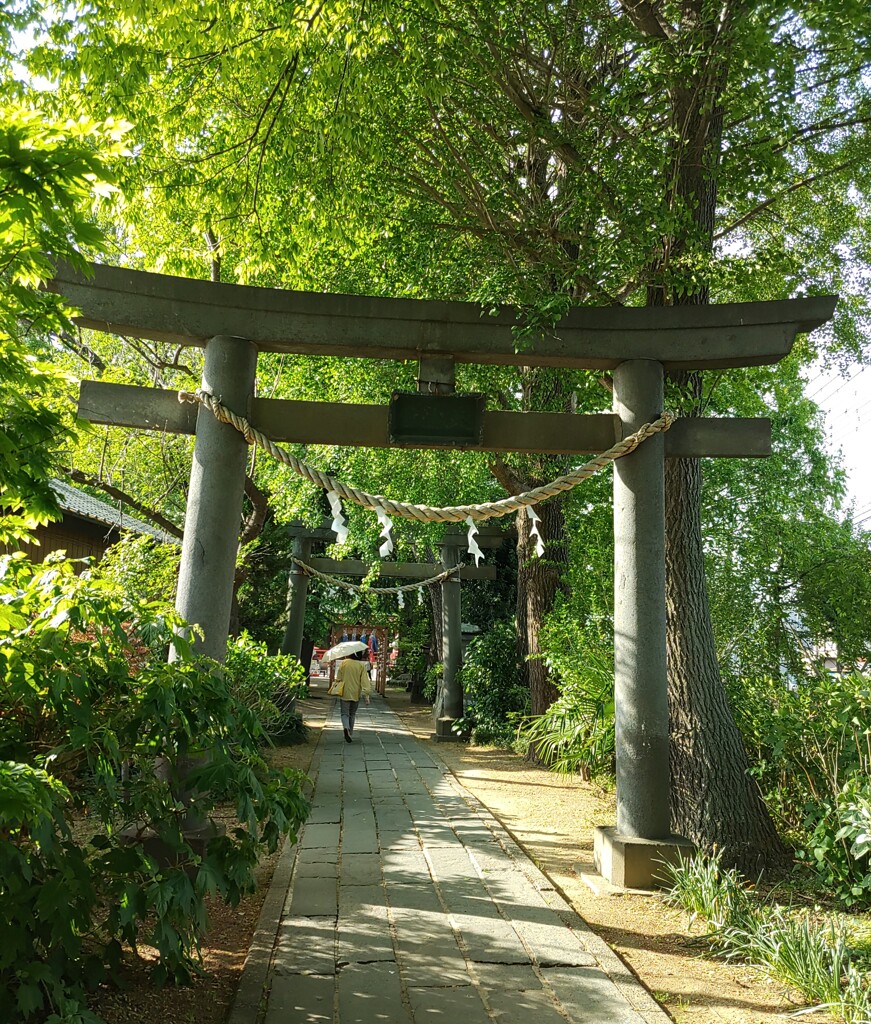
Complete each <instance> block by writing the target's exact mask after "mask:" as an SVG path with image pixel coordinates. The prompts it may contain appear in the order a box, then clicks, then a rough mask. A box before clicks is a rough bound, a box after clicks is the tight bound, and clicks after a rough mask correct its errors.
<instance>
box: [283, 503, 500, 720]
mask: <svg viewBox="0 0 871 1024" xmlns="http://www.w3.org/2000/svg"><path fill="white" fill-rule="evenodd" d="M287 533H288V535H289V536H290V537H292V538H293V556H294V558H295V559H296V561H295V562H294V564H293V565H292V566H291V569H290V574H289V579H288V588H287V604H288V617H287V629H286V630H285V633H284V640H283V642H282V645H281V652H282V654H294V655H296V657H297V658H299V657H300V652H301V650H302V639H303V631H304V627H305V606H306V596H307V594H308V581H309V575H308V573H307V572H306V570H305V569H304V568H303V567H302V566H301V565H300V564H299V563H304V564H306V565H309V566H310V567H311V568H312V569H315V570H317V571H318V572H323V573H335V574H337V575H343V576H359V577H361V578H362V577H364V576H367V575H368V574H369V571H370V568H371V567H370V566H369V565H367V564H366V563H365V562H363V561H362V560H360V559H355V558H342V559H336V558H323V557H314V558H313V557H312V555H311V548H312V545H313V544H314V543H316V542H318V541H319V542H321V543H328V544H332V543H334V542H335V540H336V534H335V533H334V532H333V531H332V530H331V529H326V528H324V527H318V528H315V529H309V528H308V527H306V526H304V525H302V524H297V523H291V524H290V526H288V528H287ZM506 537H507V534H506V533H504V532H503V531H502V530H499V529H495V530H490V529H488V528H487V527H482V528H481V529H480V530H479V531H478V546H479V547H480V548H482V549H484V548H496V547H500V546H501V545H502V543H503V541H504V540H505V539H506ZM467 546H468V540H467V535H466V534H465V533H460V532H458V531H457V530H448V531H446V532H445V534H444V536H443V537H442V539H441V541H440V542H439V544H438V548H439V554H440V557H441V563H440V565H439V564H438V563H435V562H387V561H384V562H381V563H380V564H379V570H380V575H381V576H384V577H392V578H394V579H401V580H426V579H430V578H432V576H433V575H434V574H439V573H438V570H439V569H441V571H442V572H444V571H447V570H448V569H453V568H456V573H452V574H451V575H450V576H448V577H447V578H445V579H443V580H442V581H441V595H442V601H441V606H442V647H443V650H442V663H443V665H444V676H443V683H442V689H443V694H444V714H443V715H441V716H439V717H438V718H437V720H436V721H435V722H434V726H435V736H436V738H437V739H440V740H445V739H455V738H456V737H455V736H454V734H453V733H452V731H451V726H452V725H453V724H454V722H455V721H456V720H457V719H458V718H459V717H460V716H461V715H462V713H463V693H462V688H461V685H460V682H459V670H460V668H461V664H462V605H461V600H460V583H461V581H462V580H493V579H496V569H495V567H494V566H492V565H461V564H460V562H461V559H462V552H463V550H464V549H465V548H466V547H467Z"/></svg>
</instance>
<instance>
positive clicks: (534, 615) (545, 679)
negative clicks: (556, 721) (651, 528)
mask: <svg viewBox="0 0 871 1024" xmlns="http://www.w3.org/2000/svg"><path fill="white" fill-rule="evenodd" d="M536 512H537V513H538V515H539V516H540V518H541V522H540V523H539V524H538V531H539V533H540V534H541V538H542V540H543V541H544V544H545V553H544V557H543V558H539V557H538V555H537V554H536V550H535V547H536V543H535V538H534V537H531V536H530V527H531V525H532V521H531V520H530V519H529V516H528V515H527V513H526V510H525V509H524V511H522V512H518V513H517V639H518V644H519V647H520V657H521V664H525V665H526V670H527V678H528V680H529V694H530V705H531V706H530V710H531V713H532V714H533V715H542V714H544V712H545V711H547V709H548V708H549V707H550V705H551V704H553V702H554V701H555V700H556V699H557V697H558V696H559V690H558V689H557V688H556V686H554V684H553V682H552V680H551V678H550V671H549V670H548V667H547V665H546V664H545V663H544V661H543V660H542V658H541V642H540V633H541V626H542V623H543V621H544V617H545V616H546V615H547V613H548V612H549V611H550V610H551V609H552V608H553V606H554V603H555V601H556V598H557V594H558V593H559V592H560V591H561V590H563V589H564V587H565V584H564V583H563V575H564V571H565V569H566V567H567V565H568V547H567V544H566V535H565V516H564V514H563V501H562V498H560V497H557V498H551V499H550V501H546V502H543V503H542V504H541V505H538V506H537V508H536Z"/></svg>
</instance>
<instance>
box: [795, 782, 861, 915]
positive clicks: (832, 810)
mask: <svg viewBox="0 0 871 1024" xmlns="http://www.w3.org/2000/svg"><path fill="white" fill-rule="evenodd" d="M814 818H815V820H814ZM809 821H810V823H812V824H813V828H812V830H811V832H810V835H809V837H808V838H807V840H806V841H805V843H804V845H803V848H802V849H801V850H799V851H798V856H799V859H800V860H803V861H805V862H807V863H809V864H810V866H811V867H812V868H813V869H814V871H815V872H816V874H817V877H818V878H819V879H820V881H821V882H822V884H823V885H824V886H825V888H826V889H827V890H828V891H829V892H830V893H832V894H833V895H834V896H835V897H836V898H837V899H838V900H839V901H840V902H841V903H843V904H844V906H846V907H856V908H857V909H864V908H867V907H869V906H871V782H869V780H868V779H867V778H864V777H863V778H859V777H858V776H856V775H853V776H851V777H850V779H849V780H848V781H847V783H846V784H845V785H844V786H843V787H842V789H841V790H840V792H838V793H837V794H836V797H835V799H834V801H832V803H830V804H826V803H822V804H815V805H814V806H813V807H812V809H811V811H810V812H809Z"/></svg>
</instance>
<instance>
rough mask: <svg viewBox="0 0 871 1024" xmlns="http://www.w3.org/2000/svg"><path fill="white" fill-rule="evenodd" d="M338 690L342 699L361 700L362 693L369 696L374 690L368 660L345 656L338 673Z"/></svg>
mask: <svg viewBox="0 0 871 1024" xmlns="http://www.w3.org/2000/svg"><path fill="white" fill-rule="evenodd" d="M336 691H337V692H338V694H339V696H340V697H341V698H342V700H359V699H360V694H361V693H365V694H366V695H367V696H368V695H369V694H370V693H371V692H372V682H371V680H370V679H369V666H368V665H367V664H366V662H365V661H356V660H355V659H354V658H345V660H344V661H342V662H340V663H339V671H338V672H337V673H336Z"/></svg>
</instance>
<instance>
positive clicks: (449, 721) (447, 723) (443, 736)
mask: <svg viewBox="0 0 871 1024" xmlns="http://www.w3.org/2000/svg"><path fill="white" fill-rule="evenodd" d="M454 722H456V718H451V717H450V715H441V716H440V717H439V718H437V719H436V720H435V732H434V733H432V734H431V736H430V739H431V740H435V742H436V743H458V742H459V741H460V737H459V736H458V735H457V734H456V733H455V732H454V731H453V725H454Z"/></svg>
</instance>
